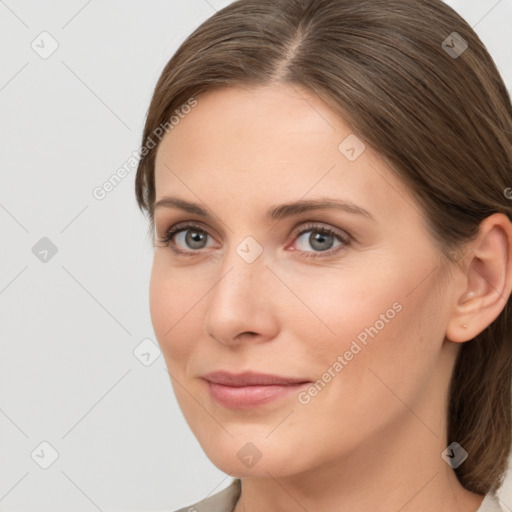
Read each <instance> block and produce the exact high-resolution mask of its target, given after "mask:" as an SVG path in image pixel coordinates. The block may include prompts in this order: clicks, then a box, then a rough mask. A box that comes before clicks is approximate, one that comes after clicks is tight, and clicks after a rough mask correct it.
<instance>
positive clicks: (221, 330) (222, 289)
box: [205, 239, 276, 343]
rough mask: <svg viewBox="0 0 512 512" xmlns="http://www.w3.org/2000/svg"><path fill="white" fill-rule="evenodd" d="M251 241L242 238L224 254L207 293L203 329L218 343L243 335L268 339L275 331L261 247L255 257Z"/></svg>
mask: <svg viewBox="0 0 512 512" xmlns="http://www.w3.org/2000/svg"><path fill="white" fill-rule="evenodd" d="M254 242H255V241H252V240H245V239H244V240H243V241H242V242H241V243H240V244H238V246H236V247H233V248H231V249H230V250H229V253H228V254H225V255H224V260H223V262H222V265H221V267H220V271H219V279H218V280H217V281H216V284H215V285H214V287H213V289H212V290H211V293H210V294H209V300H208V306H207V311H206V315H205V329H206V331H207V332H208V333H209V334H210V335H213V336H214V337H215V338H216V339H217V340H219V341H222V342H226V343H227V342H230V341H233V340H234V339H235V338H236V336H237V335H238V334H241V333H244V332H251V333H256V334H260V335H262V336H264V337H268V336H271V333H272V332H273V331H274V330H275V328H276V321H275V317H274V312H273V311H272V308H271V296H272V290H271V289H270V288H269V285H270V281H269V275H268V274H269V270H268V269H267V268H266V266H265V259H264V257H263V248H262V247H261V246H260V247H261V249H259V250H258V252H259V254H257V255H256V253H255V250H257V249H258V247H257V246H256V245H255V243H254ZM256 243H257V242H256ZM258 245H259V244H258Z"/></svg>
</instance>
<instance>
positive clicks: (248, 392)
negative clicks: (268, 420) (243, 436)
mask: <svg viewBox="0 0 512 512" xmlns="http://www.w3.org/2000/svg"><path fill="white" fill-rule="evenodd" d="M202 378H203V379H204V380H205V381H206V384H207V386H208V390H209V392H210V397H211V398H212V399H213V400H214V401H215V402H217V403H218V404H220V405H222V406H224V407H227V408H230V409H250V408H253V407H257V406H260V405H264V404H266V403H269V402H272V401H274V400H277V399H279V398H283V397H285V396H287V395H289V394H290V393H293V392H295V393H297V392H298V391H299V390H300V388H302V387H304V386H306V385H308V384H311V381H309V380H306V379H303V378H293V377H283V376H280V375H270V374H264V373H255V372H244V373H240V374H234V373H229V372H225V371H218V372H212V373H208V374H206V375H204V376H203V377H202Z"/></svg>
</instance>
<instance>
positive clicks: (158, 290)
mask: <svg viewBox="0 0 512 512" xmlns="http://www.w3.org/2000/svg"><path fill="white" fill-rule="evenodd" d="M187 275H188V273H187V272H180V271H179V270H176V269H175V270H173V269H172V267H171V266H170V265H169V264H168V263H166V262H165V257H163V256H162V255H155V257H154V261H153V267H152V271H151V278H150V285H149V308H150V315H151V322H152V324H153V329H154V331H155V335H156V337H157V340H158V343H159V344H160V348H161V349H162V352H163V354H164V357H165V359H166V361H167V363H168V364H169V363H173V364H174V363H175V362H180V361H183V360H184V359H186V358H187V357H188V355H189V354H190V353H191V351H192V349H193V340H194V338H196V339H197V336H194V331H193V329H195V330H196V331H197V330H198V329H199V327H200V326H202V323H201V320H200V319H198V318H194V313H195V309H196V308H194V305H195V304H196V303H197V301H198V297H200V296H201V294H202V292H201V290H200V289H199V288H198V286H200V285H199V283H198V280H193V281H190V279H189V278H188V277H186V276H187ZM204 293H205V292H203V294H204Z"/></svg>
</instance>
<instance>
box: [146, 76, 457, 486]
mask: <svg viewBox="0 0 512 512" xmlns="http://www.w3.org/2000/svg"><path fill="white" fill-rule="evenodd" d="M194 104H195V103H194ZM186 111H187V112H189V113H188V114H186V115H182V117H181V118H180V121H179V123H177V124H176V125H175V126H174V128H173V129H172V131H170V132H169V133H168V134H167V135H166V136H165V137H164V138H163V140H162V142H161V143H160V147H159V149H158V153H157V158H156V168H155V180H156V201H157V202H159V201H162V200H163V199H164V198H170V197H172V198H174V199H175V201H169V200H168V201H167V202H166V203H161V205H160V206H158V207H157V208H156V210H155V226H156V233H155V235H156V238H157V239H159V240H162V239H164V238H165V237H166V234H167V233H168V232H169V230H170V229H171V228H179V229H180V231H178V232H177V233H176V234H174V235H172V238H171V240H170V242H169V243H168V244H167V245H165V244H164V243H163V242H158V241H157V242H156V248H155V253H154V262H153V269H152V275H151V283H150V308H151V317H152V322H153V326H154V330H155V333H156V336H157V338H158V341H159V343H160V346H161V348H162V351H163V354H164V356H165V360H166V364H167V368H168V370H169V373H170V375H171V377H172V382H173V386H174V390H175V393H176V397H177V400H178V402H179V405H180V407H181V409H182V411H183V414H184V416H185V418H186V420H187V422H188V424H189V426H190V428H191V429H192V431H193V432H194V434H195V436H196V437H197V439H198V440H199V442H200V444H201V446H202V447H203V449H204V450H205V452H206V454H207V455H208V457H209V458H210V459H211V460H212V461H213V462H214V464H216V465H217V466H218V467H219V468H220V469H222V470H223V471H225V472H227V473H230V474H232V475H235V476H248V475H253V476H258V475H264V476H268V474H271V475H272V476H274V477H278V476H286V475H291V474H298V473H300V472H304V471H307V470H310V469H312V468H318V467H319V466H322V465H326V464H327V465H330V466H331V467H332V465H333V464H335V463H336V461H340V460H345V461H347V460H350V459H349V457H350V456H351V454H354V456H356V454H359V455H360V454H362V453H366V454H368V453H372V452H371V451H370V452H368V450H370V449H372V450H376V449H378V448H379V447H382V446H383V443H386V446H387V447H388V448H389V449H391V446H394V444H393V443H395V439H398V437H397V436H400V440H401V442H402V443H403V441H404V439H408V438H409V437H411V438H412V437H413V438H414V439H413V440H410V442H411V443H412V442H414V450H415V451H414V454H415V455H414V456H416V455H418V454H419V453H420V452H421V451H422V450H423V449H426V448H423V447H426V446H428V448H429V449H430V447H431V446H432V442H433V441H434V442H436V443H439V446H440V447H441V448H440V450H439V452H437V453H436V457H437V458H438V459H439V460H441V458H440V456H439V454H440V452H441V451H442V449H443V448H444V446H443V443H444V440H443V433H444V431H443V425H444V414H445V409H444V407H445V400H446V393H447V387H448V383H449V378H450V374H451V370H452V363H453V361H454V357H455V355H456V350H455V348H454V347H455V346H456V345H457V344H455V343H451V342H449V341H447V340H445V328H446V324H447V321H448V317H449V314H450V312H449V307H447V306H448V305H449V304H450V300H451V299H453V295H450V293H452V291H453V287H451V285H450V283H449V282H447V283H446V284H444V285H443V287H441V286H440V282H441V278H442V274H443V266H442V265H441V264H440V263H439V261H440V260H439V253H438V250H437V249H436V247H435V246H434V245H433V242H432V240H431V238H430V237H429V235H428V234H427V231H426V227H425V220H424V218H423V216H422V214H421V213H420V210H419V207H418V206H417V203H416V201H415V199H414V197H413V196H412V195H411V194H410V193H409V192H408V191H407V190H406V189H405V187H404V185H403V184H402V183H401V182H400V181H399V180H398V179H397V178H396V177H395V176H394V175H393V174H392V173H391V171H390V170H389V168H387V167H386V165H385V163H384V162H383V161H382V160H381V159H380V158H379V155H378V154H377V153H376V152H375V151H373V150H372V149H371V148H370V147H369V146H368V145H366V148H364V147H363V146H362V145H361V141H359V140H358V139H357V138H355V136H354V135H352V134H351V130H350V129H349V128H348V127H347V126H346V124H344V123H343V122H342V121H341V120H340V119H338V118H337V117H336V116H335V115H334V114H333V112H332V111H331V110H330V109H329V108H328V107H327V106H326V105H325V104H324V103H323V102H322V101H320V100H319V99H318V98H317V97H315V96H314V95H312V94H310V93H308V92H306V91H305V90H303V89H298V88H295V87H294V88H292V87H291V86H285V85H272V86H267V87H263V88H257V89H252V90H245V89H242V88H224V89H220V90H217V91H213V92H212V91H210V92H208V93H206V94H204V95H203V96H199V97H198V98H197V105H195V106H194V107H193V108H191V109H188V108H187V109H186ZM178 200H179V201H180V202H181V203H178ZM321 203H326V204H324V205H323V206H322V204H321ZM180 206H181V207H180ZM365 212H366V213H365ZM175 251H178V252H175ZM457 346H458V345H457ZM212 372H228V373H230V374H233V375H234V377H233V379H234V380H222V375H221V376H220V377H219V378H218V379H217V381H216V382H214V383H211V382H209V381H208V380H206V379H205V377H206V376H207V374H210V373H212ZM247 372H250V373H258V374H271V375H275V376H278V377H279V378H281V379H291V381H287V382H283V381H282V380H279V379H277V380H264V379H262V378H261V377H258V376H253V377H254V380H247V379H246V380H244V379H243V378H242V377H244V376H242V377H240V374H243V373H247ZM237 377H240V379H239V380H236V379H237ZM210 379H211V380H213V381H215V377H214V376H213V377H210ZM258 383H259V384H260V385H259V386H258V385H256V384H258ZM277 383H280V385H277ZM407 443H408V444H407V449H412V448H411V445H410V443H409V441H408V442H407ZM404 449H405V448H404ZM374 453H375V452H374ZM441 464H443V463H442V462H441Z"/></svg>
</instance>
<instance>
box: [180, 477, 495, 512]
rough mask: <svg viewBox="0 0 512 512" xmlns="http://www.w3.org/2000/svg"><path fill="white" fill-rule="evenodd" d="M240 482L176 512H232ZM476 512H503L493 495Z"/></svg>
mask: <svg viewBox="0 0 512 512" xmlns="http://www.w3.org/2000/svg"><path fill="white" fill-rule="evenodd" d="M240 492H241V480H240V479H238V478H237V479H235V480H233V482H231V485H229V486H228V487H226V488H225V489H224V490H222V491H220V492H218V493H217V494H214V495H213V496H210V497H209V498H206V499H204V500H202V501H199V502H197V503H195V504H194V505H190V506H189V507H185V508H180V509H179V510H176V512H233V510H234V509H235V505H236V502H237V501H238V498H239V497H240ZM476 512H503V510H502V509H501V507H500V504H499V501H498V498H497V497H496V495H495V494H490V493H489V494H487V495H486V496H485V498H484V500H483V501H482V504H481V505H480V507H479V508H478V510H477V511H476Z"/></svg>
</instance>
